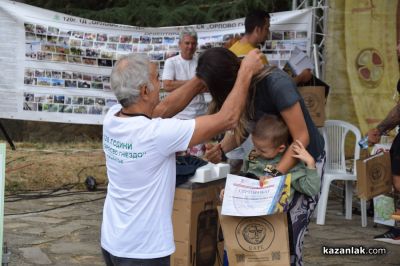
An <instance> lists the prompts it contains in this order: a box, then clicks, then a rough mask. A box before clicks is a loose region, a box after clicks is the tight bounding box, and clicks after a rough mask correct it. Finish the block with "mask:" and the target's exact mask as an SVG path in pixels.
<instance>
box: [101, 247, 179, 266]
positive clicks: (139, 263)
mask: <svg viewBox="0 0 400 266" xmlns="http://www.w3.org/2000/svg"><path fill="white" fill-rule="evenodd" d="M101 252H102V253H103V258H104V261H105V263H106V265H107V266H155V265H157V266H170V259H171V256H167V257H162V258H156V259H131V258H121V257H116V256H114V255H112V254H111V253H110V252H108V251H107V250H105V249H104V248H101Z"/></svg>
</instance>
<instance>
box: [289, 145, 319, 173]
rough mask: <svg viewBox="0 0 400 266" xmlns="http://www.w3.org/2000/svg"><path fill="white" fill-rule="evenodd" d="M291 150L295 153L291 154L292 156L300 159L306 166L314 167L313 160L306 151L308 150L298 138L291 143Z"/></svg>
mask: <svg viewBox="0 0 400 266" xmlns="http://www.w3.org/2000/svg"><path fill="white" fill-rule="evenodd" d="M292 150H293V151H294V152H295V153H296V154H294V155H292V156H293V157H295V158H297V159H300V160H302V161H303V162H304V163H305V164H306V165H307V167H308V168H310V169H314V168H315V160H314V158H313V157H312V156H311V154H309V153H308V151H307V150H306V149H305V148H304V146H303V143H301V141H300V140H296V141H295V142H294V143H292Z"/></svg>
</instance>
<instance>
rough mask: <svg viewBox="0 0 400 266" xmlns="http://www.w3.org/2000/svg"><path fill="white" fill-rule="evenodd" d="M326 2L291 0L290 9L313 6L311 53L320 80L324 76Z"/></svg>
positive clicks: (322, 0)
mask: <svg viewBox="0 0 400 266" xmlns="http://www.w3.org/2000/svg"><path fill="white" fill-rule="evenodd" d="M328 2H329V0H301V1H298V0H292V10H296V9H303V8H310V7H311V8H313V22H312V23H313V25H312V35H311V44H312V47H313V52H312V55H313V57H314V58H313V60H314V64H315V75H316V76H317V77H318V78H321V79H322V80H324V78H325V40H326V32H327V22H328Z"/></svg>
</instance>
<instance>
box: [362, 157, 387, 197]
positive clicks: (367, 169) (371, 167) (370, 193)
mask: <svg viewBox="0 0 400 266" xmlns="http://www.w3.org/2000/svg"><path fill="white" fill-rule="evenodd" d="M356 167H357V193H358V197H359V198H361V199H366V200H369V199H372V198H373V197H375V196H378V195H380V194H385V193H387V192H390V191H391V190H392V172H391V167H390V155H389V153H388V152H382V153H378V154H376V155H374V156H371V157H368V158H366V159H362V160H357V162H356Z"/></svg>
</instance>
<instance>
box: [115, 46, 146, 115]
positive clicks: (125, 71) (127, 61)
mask: <svg viewBox="0 0 400 266" xmlns="http://www.w3.org/2000/svg"><path fill="white" fill-rule="evenodd" d="M149 64H150V60H149V58H148V57H147V55H144V54H130V55H126V56H123V57H121V58H120V59H119V60H118V61H117V64H116V65H115V66H114V68H113V70H112V72H111V89H112V90H113V92H114V94H115V96H116V97H117V100H118V102H119V103H120V104H121V105H122V106H123V107H128V106H130V105H132V104H134V103H136V102H137V101H138V99H139V96H140V88H141V87H142V86H143V85H147V86H148V88H149V89H150V90H152V89H153V86H152V84H151V83H150V73H149V72H150V70H149Z"/></svg>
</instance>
